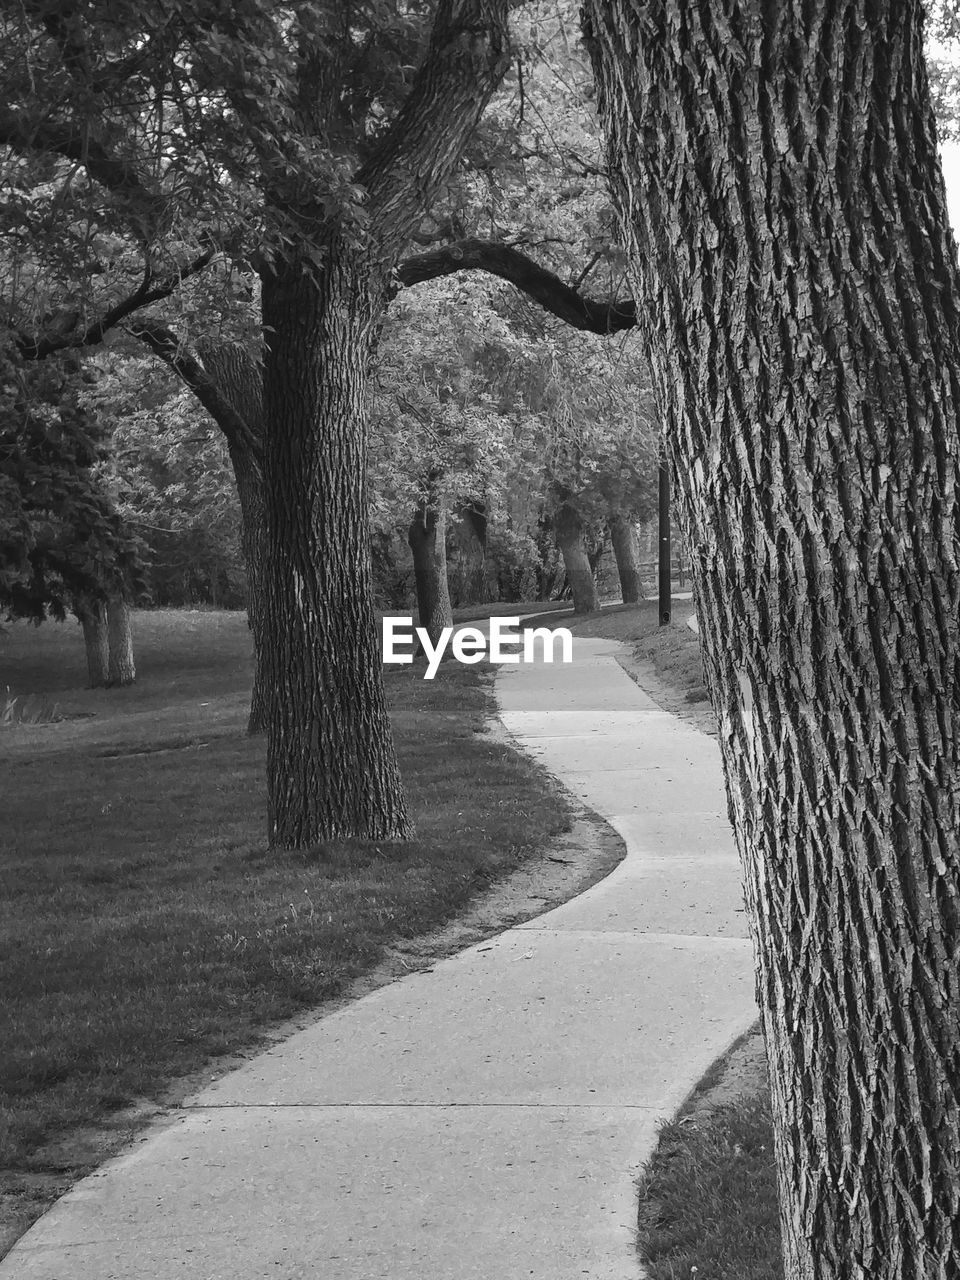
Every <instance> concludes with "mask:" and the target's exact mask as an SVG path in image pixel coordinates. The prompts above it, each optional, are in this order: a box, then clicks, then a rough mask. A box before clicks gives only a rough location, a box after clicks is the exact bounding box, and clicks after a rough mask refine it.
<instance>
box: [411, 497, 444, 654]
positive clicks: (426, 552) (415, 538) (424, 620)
mask: <svg viewBox="0 0 960 1280" xmlns="http://www.w3.org/2000/svg"><path fill="white" fill-rule="evenodd" d="M446 524H447V521H446V514H445V512H444V511H443V510H442V508H439V509H438V508H437V507H434V506H431V505H430V504H429V503H428V502H427V501H426V500H424V501H423V502H421V503H420V505H419V506H418V507H417V511H416V514H415V515H414V517H413V520H412V521H411V522H410V528H409V530H408V531H407V541H408V542H409V543H410V550H411V551H412V552H413V571H414V576H415V578H416V584H417V613H418V614H419V615H420V616H419V622H420V626H421V627H426V629H427V634H428V635H429V637H430V640H431V641H432V642H433V644H436V642H437V640H438V639H439V638H440V632H441V631H442V630H443V628H444V627H452V626H453V610H452V609H451V608H450V592H449V589H448V585H447V550H446V536H445V535H446Z"/></svg>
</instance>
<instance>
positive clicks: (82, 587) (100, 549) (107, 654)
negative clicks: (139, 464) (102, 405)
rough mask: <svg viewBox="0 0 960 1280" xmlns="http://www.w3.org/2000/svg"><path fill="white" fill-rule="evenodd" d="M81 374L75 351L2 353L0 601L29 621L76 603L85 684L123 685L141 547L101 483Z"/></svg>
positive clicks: (96, 437) (99, 440)
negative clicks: (26, 364) (39, 361)
mask: <svg viewBox="0 0 960 1280" xmlns="http://www.w3.org/2000/svg"><path fill="white" fill-rule="evenodd" d="M84 376H85V373H84V370H83V367H82V365H81V362H80V361H79V360H77V359H76V358H75V357H70V358H65V359H62V360H61V361H59V362H56V363H50V364H49V365H46V366H41V367H37V368H33V369H30V370H29V371H26V372H25V371H24V370H23V369H22V368H20V367H18V366H17V364H16V363H15V362H13V361H11V360H9V359H3V357H2V354H0V607H2V608H3V609H4V610H5V611H6V614H7V616H8V617H13V618H29V619H31V620H32V621H34V622H37V623H39V622H42V621H43V619H44V618H45V617H47V616H48V615H50V616H53V617H56V618H59V619H61V620H62V619H63V618H64V617H65V616H66V615H67V613H68V612H75V613H76V614H77V616H78V618H79V619H80V621H81V623H82V624H83V631H84V639H85V642H86V649H87V666H88V674H89V679H90V683H91V685H93V686H100V685H107V684H129V683H130V682H131V681H132V680H133V678H134V676H135V668H134V666H133V658H132V640H131V638H130V634H129V621H128V614H127V606H126V601H127V598H128V597H129V596H130V595H138V594H140V593H141V592H142V590H143V585H144V584H143V578H142V568H143V566H142V561H141V556H142V546H141V544H140V542H139V540H138V539H137V538H136V537H135V536H134V534H133V533H132V531H131V530H130V529H129V527H128V526H126V525H125V523H124V521H123V520H122V519H121V516H120V514H119V513H118V511H117V508H116V505H115V503H114V502H113V500H112V498H111V496H110V494H109V492H108V490H107V488H106V486H105V484H104V476H103V464H104V460H105V458H106V449H105V437H104V432H103V430H102V427H98V425H97V424H96V423H95V420H92V419H91V417H90V415H89V414H88V413H87V412H86V410H85V408H84V390H85V385H84V382H83V378H84ZM86 376H87V377H92V376H93V375H91V374H89V373H87V374H86ZM108 615H109V616H108ZM111 618H112V630H111V625H110V619H111ZM111 640H112V643H111Z"/></svg>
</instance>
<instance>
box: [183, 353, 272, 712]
mask: <svg viewBox="0 0 960 1280" xmlns="http://www.w3.org/2000/svg"><path fill="white" fill-rule="evenodd" d="M198 351H199V353H200V356H201V359H202V360H203V365H204V368H205V369H206V370H207V372H208V373H209V374H210V376H211V377H212V378H213V380H214V382H215V383H216V385H217V388H218V390H219V391H220V393H221V394H222V395H223V396H224V397H225V398H226V400H227V402H228V404H229V405H230V407H231V408H232V409H233V411H234V413H236V414H238V415H239V416H240V417H241V418H242V419H243V421H244V422H245V423H246V425H247V427H248V428H249V430H250V434H251V435H252V436H253V438H254V440H255V441H260V442H262V441H263V439H264V437H265V430H264V416H263V367H262V365H261V363H260V361H259V359H257V356H256V354H255V353H252V352H250V351H248V350H247V348H246V347H243V346H241V345H240V344H238V343H235V342H201V343H199V344H198ZM224 434H225V436H226V439H227V444H228V448H229V453H230V463H231V465H232V467H233V477H234V480H235V481H236V485H237V497H238V499H239V502H240V543H241V547H242V549H243V559H244V567H245V569H246V576H247V621H248V622H249V624H250V632H251V635H252V638H253V692H252V694H251V697H250V717H249V720H248V721H247V732H248V733H251V734H259V733H265V732H266V728H267V680H266V676H265V673H264V665H263V656H262V653H263V610H264V595H265V592H266V582H265V574H266V565H267V511H266V501H265V495H264V484H263V470H262V467H261V464H260V460H259V457H258V456H256V451H255V449H254V448H252V447H251V446H250V445H248V444H244V443H243V442H242V441H241V440H240V439H238V438H237V437H236V436H235V435H234V434H233V433H231V432H229V431H225V432H224Z"/></svg>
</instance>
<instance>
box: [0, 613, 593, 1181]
mask: <svg viewBox="0 0 960 1280" xmlns="http://www.w3.org/2000/svg"><path fill="white" fill-rule="evenodd" d="M135 634H136V645H137V663H138V671H139V678H138V682H137V684H136V685H135V686H134V687H133V688H131V689H125V690H106V691H84V690H82V689H78V688H77V685H78V684H81V683H82V681H83V679H84V664H83V647H82V643H81V640H80V633H79V628H78V627H76V626H75V625H70V624H65V625H63V626H57V625H54V624H45V625H44V627H42V628H40V629H39V630H35V629H33V628H32V627H26V626H20V625H17V626H13V627H10V628H9V629H8V631H7V634H6V635H5V636H2V637H0V688H5V687H6V686H9V687H10V688H11V690H12V692H14V693H20V694H26V693H49V694H55V695H56V697H57V700H58V701H59V702H60V705H61V709H62V710H63V711H64V712H65V713H66V714H67V715H68V716H69V715H78V714H79V717H80V718H76V719H68V720H66V721H64V722H62V723H59V724H51V725H39V726H20V727H16V728H10V729H7V730H4V731H3V732H2V733H0V759H2V760H3V788H2V802H0V805H2V832H3V840H2V850H0V1039H2V1043H3V1052H2V1055H0V1165H2V1167H3V1168H5V1169H8V1170H9V1169H23V1170H29V1169H41V1168H43V1167H45V1161H46V1159H47V1157H46V1156H45V1154H44V1146H45V1144H46V1143H47V1142H48V1141H49V1140H51V1139H55V1138H56V1137H57V1135H59V1134H62V1133H64V1132H65V1131H69V1130H70V1129H71V1127H73V1126H77V1125H80V1124H83V1123H88V1122H96V1121H97V1119H98V1118H100V1117H104V1116H105V1115H106V1114H107V1113H108V1112H110V1111H111V1110H112V1109H115V1108H118V1107H121V1106H123V1105H124V1104H127V1103H129V1102H131V1101H134V1100H138V1099H141V1098H155V1097H157V1096H158V1095H159V1094H160V1093H161V1092H162V1090H163V1089H164V1087H165V1086H166V1085H168V1084H169V1083H170V1082H172V1081H174V1080H175V1079H176V1078H177V1077H179V1076H181V1075H183V1074H184V1073H188V1072H190V1071H192V1070H194V1069H196V1068H198V1067H199V1066H201V1065H202V1064H203V1063H205V1062H206V1061H207V1060H208V1059H209V1058H210V1057H211V1056H216V1055H221V1054H224V1053H228V1052H230V1051H232V1050H235V1049H237V1048H239V1047H241V1046H244V1045H247V1044H250V1043H251V1042H254V1041H255V1040H256V1038H257V1034H258V1032H260V1031H261V1030H262V1029H263V1028H265V1027H267V1026H268V1025H269V1024H271V1023H275V1022H277V1021H278V1020H282V1019H284V1018H285V1017H287V1016H289V1015H292V1014H294V1013H296V1012H297V1011H298V1010H302V1009H304V1008H306V1007H312V1006H316V1005H318V1004H319V1003H320V1002H322V1001H323V1000H325V999H327V998H330V997H333V996H336V995H338V994H340V993H342V992H343V991H344V990H345V989H346V988H347V987H348V985H349V983H350V982H351V980H352V979H354V978H355V977H356V976H357V975H359V974H360V973H362V972H364V971H366V970H368V969H370V968H371V967H372V966H374V965H375V964H376V963H377V961H378V960H379V959H380V958H381V956H382V954H383V949H384V947H385V946H387V945H388V944H389V943H391V942H394V941H396V940H398V939H401V938H405V937H411V936H414V935H416V934H418V933H422V932H425V931H427V930H429V929H430V928H431V927H433V926H435V925H437V924H439V923H441V922H442V921H444V920H446V919H448V918H449V917H451V916H452V915H454V914H455V913H456V912H457V910H458V909H459V908H461V907H462V906H463V904H464V903H465V902H466V901H467V899H468V898H469V897H470V896H471V895H472V894H474V893H475V892H476V891H477V890H478V889H479V888H482V887H484V886H486V885H487V884H489V883H490V882H491V881H492V880H494V879H496V878H498V877H501V876H503V875H506V874H507V873H509V872H510V871H511V870H512V869H514V868H515V867H516V866H518V865H519V864H520V862H521V861H522V860H523V858H524V857H525V856H526V855H527V854H528V853H532V852H534V851H536V850H537V849H538V848H542V847H543V846H544V844H545V843H547V842H548V841H549V840H550V839H551V837H552V836H554V835H555V834H557V833H559V832H560V831H563V830H566V829H568V827H569V815H568V810H567V806H566V803H565V801H564V799H563V796H562V794H561V793H560V791H559V789H558V788H557V787H555V786H554V785H553V783H552V782H551V781H550V779H549V778H548V777H547V776H546V775H545V774H544V773H543V772H542V771H540V770H539V769H537V768H536V766H534V765H533V764H532V763H531V762H530V761H528V760H527V759H526V758H524V757H521V756H519V755H518V754H516V753H515V752H513V751H512V750H510V749H509V748H507V747H504V746H502V745H498V744H497V743H495V742H493V741H491V740H489V739H486V738H485V737H484V736H482V734H481V733H480V731H481V730H482V728H483V725H484V721H485V719H486V717H487V716H488V715H489V713H490V712H491V710H492V698H491V692H490V687H489V674H488V673H487V672H485V671H484V669H483V668H478V667H464V666H460V665H459V664H444V666H443V667H442V669H441V671H440V672H439V673H438V675H437V677H436V679H435V680H433V681H432V682H426V681H423V680H421V679H420V676H421V674H422V663H418V664H415V665H414V666H412V667H406V666H404V667H390V668H387V669H386V670H385V678H386V686H387V691H388V697H389V701H390V706H391V710H392V717H393V726H394V733H395V738H396V742H397V748H398V752H399V755H400V760H401V766H402V770H403V775H404V779H405V784H406V788H407V795H408V800H409V804H410V808H411V811H412V814H413V817H414V820H415V823H416V827H417V834H416V838H415V839H413V840H410V841H409V842H405V843H380V844H367V843H361V842H341V843H336V844H330V845H326V846H324V847H322V848H319V849H316V850H312V851H310V852H309V853H304V854H282V855H281V854H278V853H274V852H270V851H269V850H268V849H267V848H266V841H265V828H266V819H265V801H264V783H263V744H262V742H261V741H257V740H251V739H248V738H246V737H245V736H244V733H243V729H244V725H245V719H246V700H247V694H248V688H249V680H250V652H249V650H250V642H249V633H248V631H247V628H246V623H245V620H244V618H243V616H242V615H237V614H223V613H212V612H206V613H203V612H198V613H179V612H172V611H167V612H156V613H153V612H148V613H141V614H139V615H137V618H136V622H135Z"/></svg>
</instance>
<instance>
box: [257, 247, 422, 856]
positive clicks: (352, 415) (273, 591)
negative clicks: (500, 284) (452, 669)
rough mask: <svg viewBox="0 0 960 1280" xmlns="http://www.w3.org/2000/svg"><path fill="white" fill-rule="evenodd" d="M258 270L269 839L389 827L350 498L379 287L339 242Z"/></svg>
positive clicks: (367, 604) (371, 623) (384, 721)
mask: <svg viewBox="0 0 960 1280" xmlns="http://www.w3.org/2000/svg"><path fill="white" fill-rule="evenodd" d="M324 247H325V249H326V252H327V255H328V256H327V259H326V266H325V267H324V268H322V269H321V268H319V267H317V266H315V265H311V267H310V269H309V270H308V269H306V266H305V264H303V263H301V262H298V261H296V260H294V261H292V262H290V263H289V264H284V265H279V266H277V267H276V268H275V269H274V270H273V271H272V272H270V271H268V272H266V273H265V274H264V278H263V319H264V325H265V331H266V341H267V352H266V364H265V378H264V390H265V402H266V404H265V407H266V420H267V426H268V430H267V433H266V467H265V481H266V494H267V511H268V538H269V556H268V560H269V563H268V570H267V607H266V612H265V618H264V658H265V666H266V672H267V678H268V680H269V682H270V698H269V717H268V719H269V728H268V734H267V789H268V810H269V825H270V839H271V842H272V843H273V844H274V845H277V846H280V847H282V848H302V847H304V846H308V845H312V844H315V843H317V842H318V841H322V840H332V839H339V838H342V837H350V836H359V837H368V838H372V839H387V838H391V837H400V836H404V835H405V834H406V833H407V831H408V821H407V816H406V809H405V805H404V800H403V792H402V788H401V784H400V774H399V770H398V768H397V761H396V755H395V752H394V747H393V737H392V734H391V730H390V721H389V718H388V716H387V709H386V702H385V698H384V691H383V680H382V675H381V653H380V635H379V630H378V627H377V624H376V617H375V614H374V609H373V602H372V591H371V585H372V584H371V568H370V545H369V533H368V527H367V508H366V475H365V472H366V438H365V428H366V424H365V419H364V390H365V378H366V363H367V359H368V354H369V349H370V342H371V332H372V327H373V324H374V322H375V321H376V320H377V319H378V318H379V314H380V313H379V310H378V308H379V307H380V306H382V305H383V302H382V295H383V293H384V287H383V285H382V283H381V282H380V281H378V280H375V279H371V278H369V277H367V276H366V275H365V274H364V269H363V266H362V265H361V264H360V263H358V262H357V261H356V260H355V259H354V257H353V256H352V254H351V252H350V251H349V250H347V249H346V248H345V247H344V246H343V245H342V244H340V243H336V242H335V241H331V242H328V243H327V244H326V245H325V246H324Z"/></svg>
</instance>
